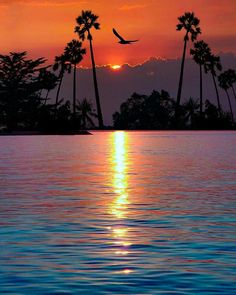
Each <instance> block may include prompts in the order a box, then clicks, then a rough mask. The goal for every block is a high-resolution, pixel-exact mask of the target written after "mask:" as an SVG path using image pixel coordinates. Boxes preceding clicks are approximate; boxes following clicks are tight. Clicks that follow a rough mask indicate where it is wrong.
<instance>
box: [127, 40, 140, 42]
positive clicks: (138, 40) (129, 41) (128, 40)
mask: <svg viewBox="0 0 236 295" xmlns="http://www.w3.org/2000/svg"><path fill="white" fill-rule="evenodd" d="M137 41H139V40H128V41H127V42H137Z"/></svg>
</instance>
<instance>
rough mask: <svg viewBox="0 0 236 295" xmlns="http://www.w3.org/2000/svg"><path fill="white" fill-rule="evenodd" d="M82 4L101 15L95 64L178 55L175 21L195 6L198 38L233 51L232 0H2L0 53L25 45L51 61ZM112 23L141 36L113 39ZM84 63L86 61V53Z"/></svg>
mask: <svg viewBox="0 0 236 295" xmlns="http://www.w3.org/2000/svg"><path fill="white" fill-rule="evenodd" d="M82 9H91V10H92V11H93V12H94V13H96V14H97V15H99V21H100V23H101V30H100V31H96V32H95V33H94V50H95V57H96V62H97V64H99V65H102V64H108V63H110V64H119V63H126V62H128V63H131V64H135V63H138V62H142V61H144V60H145V59H148V58H149V57H150V56H157V57H158V56H160V57H164V58H176V57H180V56H181V52H182V46H183V44H182V42H181V41H182V38H183V33H182V32H176V30H175V27H176V23H177V17H178V16H180V15H181V14H182V13H183V12H185V11H195V13H196V15H197V16H198V17H199V18H200V19H201V28H202V31H203V34H202V36H201V37H200V38H203V39H204V40H205V41H207V42H208V43H209V45H210V46H211V47H212V49H213V50H214V52H216V53H219V52H220V51H223V52H228V51H231V52H233V53H234V54H236V18H235V11H236V0H194V1H193V0H135V1H123V0H119V1H115V0H110V1H109V0H98V1H96V0H95V1H86V0H84V1H83V0H82V1H79V0H0V24H1V25H0V34H1V48H2V50H1V53H7V52H9V51H21V50H27V51H28V52H29V53H30V54H31V56H34V57H39V56H45V57H46V58H48V59H49V61H52V59H53V57H54V55H55V54H60V52H61V51H62V50H63V48H64V47H65V44H66V43H67V42H69V41H70V40H71V39H72V38H75V37H76V35H75V34H74V33H73V30H74V26H75V18H76V17H77V16H78V15H79V14H80V12H81V10H82ZM113 27H115V28H116V29H117V30H118V31H119V32H120V33H121V35H123V36H124V37H127V38H131V39H132V38H134V39H136V38H137V39H140V41H139V42H138V43H136V44H133V45H131V46H121V45H119V44H117V43H116V42H117V40H116V38H115V36H114V35H113V34H112V28H113ZM85 47H88V44H87V42H86V43H85ZM82 65H85V66H89V65H90V60H89V56H87V57H86V58H85V60H84V61H83V62H82Z"/></svg>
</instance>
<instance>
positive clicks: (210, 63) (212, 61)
mask: <svg viewBox="0 0 236 295" xmlns="http://www.w3.org/2000/svg"><path fill="white" fill-rule="evenodd" d="M204 69H205V73H208V72H210V73H211V75H212V79H213V83H214V86H215V90H216V97H217V105H218V110H219V113H220V114H221V111H222V110H221V105H220V96H219V92H218V88H217V84H216V77H217V74H216V71H217V70H218V71H221V70H222V65H221V62H220V57H219V56H216V55H214V54H209V56H208V57H207V58H206V62H205V64H204Z"/></svg>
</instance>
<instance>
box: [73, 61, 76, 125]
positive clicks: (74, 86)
mask: <svg viewBox="0 0 236 295" xmlns="http://www.w3.org/2000/svg"><path fill="white" fill-rule="evenodd" d="M75 107H76V64H75V65H74V83H73V117H74V119H75V111H76V110H75Z"/></svg>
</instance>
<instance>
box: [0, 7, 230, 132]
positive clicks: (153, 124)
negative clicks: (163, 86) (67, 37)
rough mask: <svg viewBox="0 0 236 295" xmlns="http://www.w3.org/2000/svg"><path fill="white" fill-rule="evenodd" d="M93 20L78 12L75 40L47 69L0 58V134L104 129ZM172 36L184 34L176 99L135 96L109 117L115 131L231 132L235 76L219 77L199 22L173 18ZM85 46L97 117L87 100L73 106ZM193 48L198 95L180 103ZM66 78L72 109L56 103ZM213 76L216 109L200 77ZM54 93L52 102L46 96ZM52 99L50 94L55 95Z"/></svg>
mask: <svg viewBox="0 0 236 295" xmlns="http://www.w3.org/2000/svg"><path fill="white" fill-rule="evenodd" d="M97 20H98V16H96V15H95V14H93V13H92V12H91V11H82V13H81V15H80V16H79V17H78V18H77V19H76V23H77V24H76V26H75V30H74V31H75V33H76V34H77V35H78V38H79V40H76V39H73V40H72V41H70V42H68V44H67V45H66V47H65V49H64V51H63V52H62V54H61V55H59V56H56V57H55V61H54V64H53V65H49V66H47V65H46V64H45V63H46V60H45V59H44V58H38V59H34V60H33V59H29V58H28V57H27V53H26V52H11V53H9V54H8V55H0V128H1V129H0V130H4V131H7V132H11V131H15V130H27V131H34V130H35V131H42V132H46V133H47V132H48V133H51V132H52V133H55V132H68V131H77V130H81V129H89V128H96V126H95V123H94V119H95V118H96V119H97V121H98V128H100V129H103V128H104V124H103V115H102V108H101V102H100V96H99V87H98V82H97V75H96V64H95V58H94V51H93V37H92V32H93V30H98V29H100V24H99V23H98V21H97ZM178 20H179V23H178V24H177V31H181V30H184V32H185V33H184V39H183V41H184V48H183V56H182V61H181V69H180V77H179V86H178V93H177V98H176V99H175V98H173V97H170V95H169V94H168V92H167V91H164V90H162V91H161V92H158V91H153V92H152V93H151V94H150V95H140V94H137V93H134V94H133V95H132V96H131V97H130V98H128V99H127V101H126V102H124V103H122V104H121V106H120V111H119V112H116V113H115V114H113V122H114V128H115V129H232V128H235V122H234V114H233V109H232V104H231V95H233V96H234V98H235V99H236V95H235V90H234V84H235V82H236V73H235V71H234V70H233V69H228V70H226V71H224V72H222V65H221V61H220V57H219V56H216V55H214V54H213V53H212V50H211V48H210V47H209V45H208V44H207V43H206V42H204V40H197V39H198V37H199V35H200V34H201V29H200V20H199V19H198V18H197V17H195V15H194V13H190V12H187V13H185V14H184V15H182V16H180V17H179V18H178ZM85 40H88V44H89V51H90V56H91V63H92V75H93V82H94V93H95V103H96V112H95V111H94V110H93V105H92V102H91V101H90V100H88V99H86V98H84V99H83V100H82V101H78V100H77V97H76V89H77V83H76V81H77V67H78V65H79V64H80V62H81V61H82V60H83V57H84V55H85V54H86V49H85V48H84V43H83V42H84V41H85ZM189 42H192V46H191V48H190V55H191V56H192V58H193V60H194V61H195V62H196V64H197V66H198V67H199V94H198V96H197V97H196V98H189V99H187V100H185V101H183V98H182V88H183V86H184V66H185V58H186V54H187V50H188V44H189ZM65 73H69V74H70V75H71V77H72V79H73V97H72V103H71V102H70V101H71V100H70V99H69V98H66V99H63V98H61V97H60V92H61V88H62V84H63V78H64V75H65ZM205 74H210V75H211V76H212V83H213V85H214V87H215V93H216V101H217V106H215V105H214V104H212V103H211V102H210V98H208V97H207V95H205V93H204V75H205ZM218 87H221V88H222V89H223V90H224V92H225V97H226V98H227V100H228V104H229V110H230V112H225V111H224V110H223V109H222V106H221V99H222V98H221V97H220V95H219V91H218ZM53 89H56V95H55V97H51V93H52V92H51V91H52V90H53ZM54 93H55V92H54Z"/></svg>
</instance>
